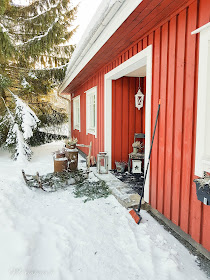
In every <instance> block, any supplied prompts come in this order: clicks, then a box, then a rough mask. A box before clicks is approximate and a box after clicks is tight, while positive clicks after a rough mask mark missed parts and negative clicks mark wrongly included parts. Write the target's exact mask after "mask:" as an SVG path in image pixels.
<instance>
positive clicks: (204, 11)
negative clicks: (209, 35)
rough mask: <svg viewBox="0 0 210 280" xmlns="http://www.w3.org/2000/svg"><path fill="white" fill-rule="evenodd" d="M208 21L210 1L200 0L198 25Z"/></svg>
mask: <svg viewBox="0 0 210 280" xmlns="http://www.w3.org/2000/svg"><path fill="white" fill-rule="evenodd" d="M209 21H210V1H209V0H200V2H199V27H201V26H202V25H204V24H206V23H208V22H209Z"/></svg>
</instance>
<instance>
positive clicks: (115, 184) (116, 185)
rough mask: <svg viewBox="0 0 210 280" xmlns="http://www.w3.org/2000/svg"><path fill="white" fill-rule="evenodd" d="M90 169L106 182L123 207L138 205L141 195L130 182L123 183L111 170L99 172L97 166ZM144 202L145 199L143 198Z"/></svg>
mask: <svg viewBox="0 0 210 280" xmlns="http://www.w3.org/2000/svg"><path fill="white" fill-rule="evenodd" d="M90 170H91V171H92V172H93V174H94V175H95V176H96V177H97V178H98V179H101V180H103V181H105V182H106V184H107V185H108V187H109V189H110V190H111V192H112V194H113V195H114V197H115V198H116V199H117V200H118V201H119V203H120V204H121V205H122V206H123V207H125V208H127V209H128V208H136V207H137V206H138V204H139V200H140V195H139V194H138V193H137V192H135V191H134V190H133V189H132V188H131V187H130V186H129V185H128V184H126V183H123V182H122V181H120V180H119V179H117V178H116V177H115V176H114V175H113V174H111V173H110V172H109V173H108V174H98V172H97V168H96V167H91V169H90ZM142 204H144V199H142Z"/></svg>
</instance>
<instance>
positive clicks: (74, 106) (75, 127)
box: [73, 96, 80, 131]
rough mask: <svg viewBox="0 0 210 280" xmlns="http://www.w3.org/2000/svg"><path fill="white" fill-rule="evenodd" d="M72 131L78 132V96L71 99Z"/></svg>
mask: <svg viewBox="0 0 210 280" xmlns="http://www.w3.org/2000/svg"><path fill="white" fill-rule="evenodd" d="M73 114H74V119H73V123H74V129H77V130H79V131H80V96H77V97H75V98H74V99H73Z"/></svg>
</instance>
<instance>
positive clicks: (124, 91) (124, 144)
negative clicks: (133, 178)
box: [121, 77, 129, 161]
mask: <svg viewBox="0 0 210 280" xmlns="http://www.w3.org/2000/svg"><path fill="white" fill-rule="evenodd" d="M128 81H129V78H127V77H123V78H122V152H121V153H122V156H121V157H122V161H128V142H129V141H128V135H129V130H128V122H129V120H128V116H129V104H128V96H129V92H128V91H129V83H128Z"/></svg>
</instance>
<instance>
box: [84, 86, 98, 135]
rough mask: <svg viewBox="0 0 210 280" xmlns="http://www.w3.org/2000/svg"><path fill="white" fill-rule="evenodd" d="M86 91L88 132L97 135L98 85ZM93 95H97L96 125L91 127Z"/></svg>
mask: <svg viewBox="0 0 210 280" xmlns="http://www.w3.org/2000/svg"><path fill="white" fill-rule="evenodd" d="M85 93H86V134H93V135H95V137H97V86H96V87H92V88H91V89H89V90H87V91H85ZM92 96H95V127H94V128H93V127H91V124H90V108H89V106H88V105H89V100H90V98H91V97H92Z"/></svg>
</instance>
